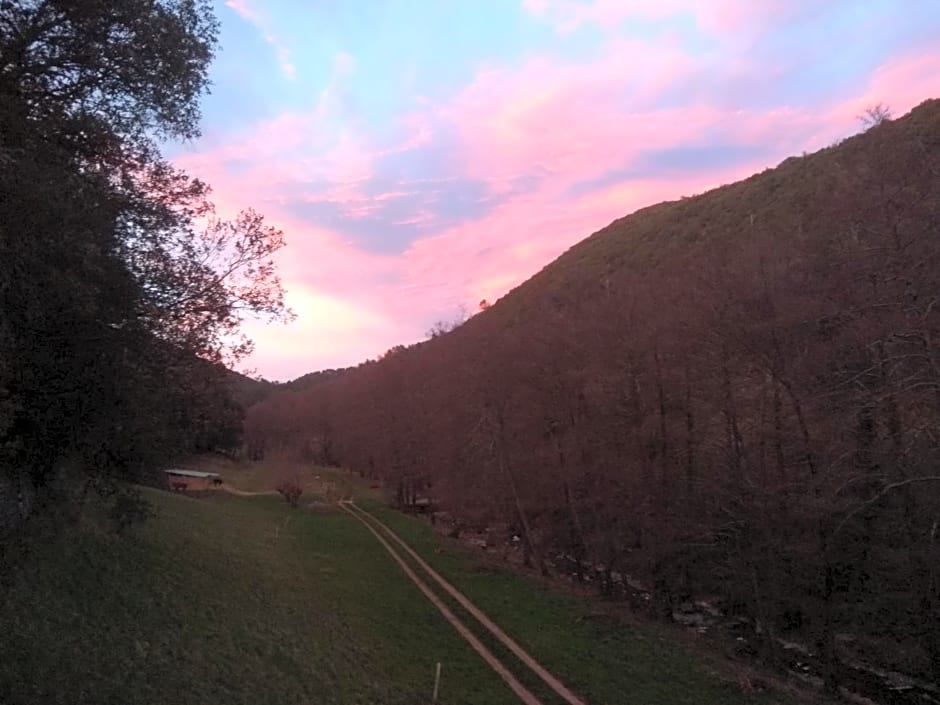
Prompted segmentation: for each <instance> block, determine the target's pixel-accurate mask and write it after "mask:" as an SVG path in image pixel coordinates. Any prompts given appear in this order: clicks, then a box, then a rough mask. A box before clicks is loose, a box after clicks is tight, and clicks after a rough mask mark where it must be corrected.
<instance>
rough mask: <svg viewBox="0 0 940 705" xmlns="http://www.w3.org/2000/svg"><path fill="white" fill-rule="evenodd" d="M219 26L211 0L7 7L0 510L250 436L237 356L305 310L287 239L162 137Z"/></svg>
mask: <svg viewBox="0 0 940 705" xmlns="http://www.w3.org/2000/svg"><path fill="white" fill-rule="evenodd" d="M217 35H218V23H217V20H216V18H215V17H214V15H213V13H212V9H211V5H210V3H208V2H206V1H205V0H2V2H0V470H2V473H3V474H2V479H0V483H2V484H0V513H2V512H4V511H5V512H6V513H7V514H8V515H9V514H10V513H11V512H19V513H20V514H24V515H25V514H26V513H28V511H29V510H30V508H31V507H32V506H33V505H34V498H35V497H37V496H40V495H43V491H45V490H48V491H47V492H45V494H46V495H48V496H52V495H54V494H56V493H57V492H58V493H59V494H61V493H62V492H66V493H67V492H68V491H70V490H69V488H72V487H73V486H74V485H75V482H74V480H76V479H84V481H87V480H91V479H96V478H100V477H101V476H103V475H110V474H114V473H118V474H121V475H123V476H138V475H139V473H140V472H143V471H145V470H146V469H147V468H152V467H153V466H154V464H155V463H157V462H158V461H161V460H164V459H166V458H169V457H173V456H174V455H178V454H180V453H184V452H186V451H188V450H191V449H194V448H199V447H213V446H214V445H224V444H226V443H231V442H232V437H233V434H235V433H237V427H238V421H239V418H238V413H237V410H236V409H235V408H234V405H233V404H232V403H231V402H230V401H229V400H228V399H227V397H226V394H225V393H224V389H223V382H224V381H225V377H226V375H225V370H224V368H222V366H221V364H220V363H222V362H229V363H231V362H233V361H237V360H238V359H240V358H242V357H243V356H244V355H245V354H246V353H247V352H249V351H250V349H251V346H250V341H248V340H246V339H245V338H244V337H243V336H241V335H240V334H239V326H240V324H241V322H242V321H243V319H244V317H245V316H246V315H254V314H257V315H261V316H263V317H266V318H270V319H278V318H283V317H285V316H287V315H289V314H288V312H287V311H286V309H285V307H284V302H283V292H282V289H281V285H280V282H279V280H278V278H277V275H276V272H275V267H274V262H273V259H272V257H273V254H274V253H275V252H276V251H277V250H278V249H279V248H280V247H282V246H283V243H284V240H283V236H282V234H281V233H280V231H278V230H277V229H275V228H273V227H271V226H268V225H266V224H265V223H264V219H263V217H262V216H261V215H260V214H258V213H256V212H255V211H252V210H250V209H248V210H245V211H244V212H242V213H241V214H240V215H239V216H237V217H236V218H235V219H234V220H231V221H228V220H224V219H221V218H220V217H218V216H217V215H216V213H215V211H214V208H213V205H212V203H211V200H210V189H209V187H208V186H207V185H206V184H204V183H202V182H201V181H199V180H198V179H193V178H191V177H190V176H188V175H187V174H185V173H183V172H181V171H180V170H179V169H177V168H176V167H175V166H174V165H172V164H171V163H169V162H168V161H166V160H165V159H164V158H163V157H162V155H161V153H160V149H159V146H160V144H161V142H162V141H165V140H168V139H190V138H194V137H196V136H198V134H199V117H200V107H199V101H200V99H201V97H202V96H203V95H204V94H205V93H206V92H207V90H208V87H209V81H208V70H209V64H210V62H211V60H212V57H213V53H214V51H215V46H216V41H217ZM79 484H82V483H79ZM54 487H55V488H56V489H55V492H53V491H52V490H53V488H54ZM63 488H64V489H63ZM11 507H13V508H12V509H11ZM8 523H12V520H11V522H8Z"/></svg>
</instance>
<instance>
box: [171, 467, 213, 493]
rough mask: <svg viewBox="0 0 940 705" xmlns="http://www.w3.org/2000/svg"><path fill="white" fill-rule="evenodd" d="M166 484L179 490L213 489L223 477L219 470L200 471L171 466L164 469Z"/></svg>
mask: <svg viewBox="0 0 940 705" xmlns="http://www.w3.org/2000/svg"><path fill="white" fill-rule="evenodd" d="M164 472H165V473H166V484H167V486H168V487H169V488H170V489H171V490H176V491H178V492H195V491H198V490H211V489H214V488H216V487H219V486H220V485H221V484H222V478H221V477H220V476H219V473H217V472H200V471H199V470H179V469H177V468H171V469H169V470H164Z"/></svg>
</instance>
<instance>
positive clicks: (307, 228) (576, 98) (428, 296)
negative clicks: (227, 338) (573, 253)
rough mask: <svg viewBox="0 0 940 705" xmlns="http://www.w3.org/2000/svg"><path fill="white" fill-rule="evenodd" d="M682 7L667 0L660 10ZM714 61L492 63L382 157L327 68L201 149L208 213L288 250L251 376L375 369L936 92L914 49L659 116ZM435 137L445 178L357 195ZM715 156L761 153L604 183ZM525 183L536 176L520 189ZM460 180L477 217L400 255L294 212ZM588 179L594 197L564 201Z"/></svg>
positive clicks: (655, 56) (657, 51) (664, 52)
mask: <svg viewBox="0 0 940 705" xmlns="http://www.w3.org/2000/svg"><path fill="white" fill-rule="evenodd" d="M230 1H231V2H233V3H237V2H244V0H230ZM552 1H553V0H539V3H540V4H537V3H535V0H531V3H530V4H532V7H533V11H546V10H545V8H547V7H548V6H549V5H550V4H552ZM614 5H615V3H608V4H606V5H604V4H602V3H597V4H596V6H595V9H597V8H600V10H597V11H601V10H603V11H605V12H606V11H610V12H613V11H614V9H616V8H614ZM621 5H623V6H630V5H631V3H620V4H618V7H619V6H621ZM686 5H688V3H686V2H683V1H682V0H667V1H666V2H664V3H662V4H660V5H659V11H663V12H665V11H666V10H665V9H664V8H673V9H674V8H677V7H680V6H683V7H684V6H686ZM716 6H718V7H719V8H720V7H726V8H729V9H728V13H729V14H724V15H723V14H720V13H719V12H718V10H715V11H714V14H713V15H712V16H713V17H714V18H716V19H715V20H714V21H715V22H716V26H719V25H720V26H721V27H731V26H734V24H735V23H736V22H743V21H745V20H744V19H742V15H740V14H737V15H736V14H734V12H738V13H742V12H746V11H747V10H746V8H745V6H744V5H743V4H742V3H733V2H730V1H729V2H721V3H716ZM771 6H775V3H769V4H766V5H764V7H765V8H766V7H771ZM539 7H541V8H542V9H539ZM605 8H606V9H605ZM732 10H733V11H734V12H732ZM724 58H725V60H726V63H725V64H724V65H718V64H717V60H715V61H716V64H715V65H711V64H710V63H709V62H710V61H713V60H712V59H709V58H707V57H706V58H702V57H697V58H696V59H694V60H693V59H692V58H691V57H690V56H688V55H687V54H686V53H684V52H683V51H682V50H681V49H680V47H678V46H677V45H673V44H669V43H665V44H664V43H658V44H656V45H652V44H648V43H644V42H636V41H633V42H623V41H621V42H611V43H610V44H609V45H608V46H607V51H606V53H605V54H604V55H603V56H602V57H601V58H599V59H597V60H595V61H592V62H586V63H583V64H580V65H571V64H559V63H557V62H554V61H552V60H550V59H547V58H544V57H541V58H540V57H535V58H532V59H530V60H529V61H527V62H525V63H524V64H522V65H521V66H519V67H517V68H514V69H509V68H499V67H488V68H486V69H483V70H481V71H479V72H478V74H477V75H476V77H475V78H474V80H473V81H472V82H470V83H469V84H468V85H467V86H465V87H464V88H463V89H461V90H459V91H458V92H457V94H456V95H455V96H454V97H453V99H452V100H450V101H449V102H448V103H446V104H444V105H434V104H429V103H427V102H423V103H419V105H418V106H417V107H416V109H415V110H414V111H413V112H411V113H408V114H407V115H406V116H404V117H403V118H401V120H400V125H399V127H400V128H401V133H402V135H403V136H400V138H399V139H397V140H391V141H390V143H389V144H375V143H373V142H372V141H371V140H369V139H368V138H366V137H365V136H364V135H363V134H361V133H359V132H357V131H356V129H355V126H354V125H349V124H346V123H345V122H344V121H343V120H342V119H341V116H340V115H339V114H338V113H337V105H336V102H335V100H334V95H333V90H334V88H335V86H336V82H335V81H338V80H340V78H341V76H342V75H343V71H344V70H346V71H348V70H351V66H350V64H351V62H349V61H348V60H346V59H337V61H336V66H337V69H336V71H335V75H336V78H335V81H331V84H330V85H329V86H327V87H326V88H325V89H324V90H323V92H322V93H321V96H320V99H319V100H318V102H317V106H316V108H315V109H314V110H312V111H311V112H310V113H309V114H294V113H291V114H285V115H282V116H280V117H278V118H276V119H274V120H269V121H266V122H261V123H259V124H257V125H255V126H254V127H253V128H252V129H250V130H248V131H246V132H245V133H244V134H241V135H225V136H216V137H215V138H213V137H212V136H211V135H210V136H209V137H208V138H207V139H206V140H205V141H204V142H203V143H202V145H201V149H200V151H198V152H194V153H191V154H188V155H184V156H183V157H181V158H180V160H178V161H179V163H180V165H181V166H183V167H185V168H187V169H188V170H190V171H192V172H193V173H195V174H196V175H199V176H202V177H204V178H206V180H207V181H209V183H212V184H213V185H214V186H215V192H216V196H217V200H218V201H219V203H220V210H222V211H224V212H229V211H231V212H232V213H234V211H235V210H236V208H241V207H243V206H246V205H256V206H257V207H259V208H260V209H261V210H262V211H263V212H265V213H266V214H267V215H268V216H269V220H270V221H271V222H272V223H274V224H275V225H277V226H279V227H281V228H283V229H284V231H285V233H286V235H287V238H288V242H289V245H288V247H287V248H286V249H285V250H284V251H283V252H282V253H281V256H280V257H279V263H280V267H281V271H282V275H283V279H284V281H285V285H286V287H287V290H288V301H289V303H290V304H291V305H292V306H293V307H294V309H295V310H296V311H297V313H298V319H297V321H296V322H295V323H293V324H291V325H290V326H287V327H283V328H277V327H275V328H264V329H262V328H260V327H252V328H250V332H254V333H255V337H256V338H257V352H256V354H255V356H254V357H253V359H252V361H251V362H250V364H251V365H254V366H257V367H259V368H260V369H261V371H262V372H264V373H265V374H268V375H269V376H272V377H279V378H286V377H294V376H298V375H300V374H302V373H304V372H307V371H310V370H312V369H317V368H319V367H332V366H338V365H343V364H351V363H355V362H356V361H358V360H361V359H363V358H365V357H373V356H375V355H377V354H379V353H381V352H382V351H383V350H385V349H387V348H389V347H391V346H392V345H394V344H396V343H402V342H411V341H414V340H415V339H417V338H420V337H421V335H422V333H423V331H424V330H426V328H427V327H428V325H429V324H430V323H431V322H432V321H433V320H434V319H435V318H439V317H442V316H444V317H446V315H447V309H448V308H450V309H452V310H456V309H457V307H458V306H461V305H463V306H465V307H466V308H467V309H468V310H475V308H476V304H477V302H478V301H480V300H481V299H483V298H485V299H488V300H490V301H493V300H495V299H497V298H499V297H500V296H502V295H503V294H505V293H506V291H508V290H509V289H510V288H512V287H513V286H516V285H517V284H519V283H521V282H522V281H523V280H525V279H526V278H527V277H529V276H531V275H532V274H533V273H534V272H536V271H538V270H539V269H540V268H541V267H542V266H544V265H545V264H547V263H548V262H549V261H551V260H552V259H553V258H554V257H556V256H558V255H559V254H560V253H561V252H563V251H564V250H565V249H567V248H568V247H570V246H571V245H573V244H574V243H576V242H577V241H579V240H581V239H582V238H584V237H585V236H587V235H588V234H590V233H591V232H594V231H596V230H598V229H599V228H601V227H603V226H605V225H606V224H608V223H609V222H610V221H612V220H614V219H616V218H618V217H621V216H623V215H625V214H627V213H630V212H632V211H634V210H636V209H637V208H640V207H643V206H645V205H649V204H652V203H655V202H658V201H661V200H665V199H674V198H678V197H680V196H682V195H690V194H694V193H699V192H702V191H704V190H706V189H707V188H709V187H712V186H717V185H720V184H722V183H728V182H731V181H734V180H736V179H738V178H741V177H744V176H747V175H749V174H750V173H753V172H755V171H759V170H760V169H762V168H764V167H766V166H771V165H773V164H774V163H776V162H778V161H780V160H782V159H783V158H785V157H787V156H789V155H791V154H793V153H799V152H801V151H803V150H812V149H816V148H819V147H822V146H825V145H826V144H828V143H830V142H832V141H833V140H834V139H836V138H838V137H842V136H846V135H848V134H850V133H852V132H853V131H854V130H856V129H857V127H858V126H857V123H856V120H855V116H856V115H858V114H859V113H861V112H862V110H863V109H864V107H865V106H866V105H870V104H872V103H876V102H884V103H888V104H890V105H891V107H892V108H893V110H894V112H895V114H898V115H900V114H901V113H903V112H906V111H907V110H909V109H910V108H911V107H913V105H915V104H916V103H918V102H920V101H921V100H922V99H924V98H926V97H928V96H931V95H940V53H938V52H935V51H925V52H922V53H913V54H910V55H908V56H903V57H899V58H897V59H896V60H894V61H891V62H888V63H886V64H884V65H883V66H882V67H880V68H879V69H878V70H877V71H875V72H874V73H873V74H872V75H871V76H870V77H869V80H868V81H867V83H866V84H865V85H864V86H863V88H862V89H861V90H859V91H858V92H857V94H856V95H854V96H852V97H851V98H849V99H846V100H839V101H831V102H829V103H828V104H825V103H823V104H820V105H817V106H816V107H814V108H812V109H810V108H801V107H796V106H787V105H780V106H779V107H777V108H775V109H771V110H755V109H737V108H736V107H728V106H720V105H718V104H716V103H714V102H710V101H708V100H707V99H704V98H701V99H699V98H696V99H693V100H690V101H688V104H687V105H685V106H681V107H680V106H677V107H671V108H662V107H657V106H658V104H659V103H660V99H661V97H662V96H663V95H664V94H665V93H666V92H667V91H669V90H674V88H675V86H677V85H682V84H683V83H684V82H690V81H691V82H694V79H695V77H696V76H698V75H700V74H701V73H702V72H709V71H713V70H714V71H718V70H723V71H725V72H727V71H735V70H738V69H737V67H736V66H735V65H734V57H732V59H731V60H727V57H724ZM741 70H744V69H741ZM440 133H446V134H448V135H456V139H457V152H456V154H454V155H453V159H454V162H453V167H454V173H455V174H456V176H453V177H435V178H427V179H424V178H419V179H414V178H410V179H400V180H399V182H398V183H397V184H395V185H394V186H392V187H388V188H386V185H383V189H384V190H382V191H381V192H379V193H378V194H371V195H370V194H369V193H368V192H367V190H366V189H365V185H366V184H367V183H368V182H369V180H370V178H371V177H373V176H374V175H375V174H376V173H377V171H378V169H379V168H380V162H381V160H382V159H383V158H384V157H386V156H388V155H391V154H401V153H403V152H407V151H409V150H411V149H415V148H417V147H422V146H427V145H433V144H434V139H435V136H436V135H437V134H440ZM714 144H719V145H731V146H742V147H747V146H757V147H761V148H762V149H763V150H764V151H763V152H762V154H764V155H765V156H763V157H761V158H753V159H748V160H745V161H739V162H738V163H736V164H734V165H733V166H727V167H725V168H722V169H719V170H714V169H712V170H709V171H708V172H705V173H701V172H700V173H689V174H686V175H681V176H679V177H678V178H676V177H673V176H671V175H670V176H669V177H668V178H667V177H666V176H663V175H654V174H650V175H645V176H640V177H636V176H633V177H627V176H624V177H623V178H621V179H619V180H617V179H613V180H605V177H607V176H608V175H609V174H612V173H617V172H618V170H623V169H624V167H628V166H631V165H635V164H641V163H642V161H641V160H642V158H643V157H644V155H647V154H649V153H650V152H655V151H657V150H668V149H672V148H676V147H690V146H692V147H694V146H703V145H714ZM527 175H535V176H536V177H537V178H536V179H535V180H534V182H533V183H532V184H530V185H528V186H526V187H525V188H519V186H518V183H519V179H520V178H522V177H525V176H527ZM463 180H466V181H469V182H483V183H485V184H486V185H487V186H488V189H489V192H488V194H487V196H488V198H490V199H491V203H492V204H493V205H492V206H491V207H490V208H489V210H488V211H486V212H484V213H483V214H482V215H480V216H478V217H476V218H474V219H472V220H470V221H467V222H463V223H461V224H458V225H453V226H449V227H442V228H440V229H439V230H437V231H433V230H432V233H431V235H430V236H429V237H424V238H422V239H419V240H416V241H415V242H413V243H412V244H411V245H410V247H408V248H407V249H406V250H405V251H404V252H403V253H401V254H400V255H388V254H376V253H374V252H369V251H366V250H365V249H363V248H361V247H358V246H356V245H355V244H353V243H351V242H350V241H349V239H348V237H347V236H346V235H345V234H344V233H342V232H340V231H338V230H334V229H330V228H325V227H321V226H319V225H317V224H315V223H310V222H305V221H304V220H303V219H301V218H300V217H298V216H297V215H296V211H293V210H291V208H290V206H292V205H296V204H297V203H298V202H299V203H330V204H334V205H336V206H337V207H340V208H342V209H343V211H344V212H345V213H346V215H347V216H349V217H354V218H363V217H366V216H368V215H371V214H373V213H375V211H376V209H377V208H378V207H379V206H382V205H386V204H388V203H390V202H395V201H397V200H399V199H404V198H405V197H409V196H414V195H415V194H416V193H422V192H424V193H428V192H431V191H433V190H436V189H438V188H455V187H456V186H457V184H455V183H454V182H455V181H456V182H458V183H459V182H461V181H463ZM314 183H317V184H319V185H317V186H312V185H311V184H314ZM585 183H587V184H591V183H595V184H596V185H595V186H593V187H590V188H587V189H585V190H583V191H579V190H578V189H575V188H573V187H575V186H578V185H581V184H585ZM436 220H437V218H436V214H435V213H434V211H433V206H427V205H423V206H421V207H420V208H418V209H417V210H416V211H415V212H414V213H412V214H410V215H408V216H406V217H402V218H399V219H397V220H396V221H395V222H392V223H390V225H395V226H406V225H421V226H422V227H430V226H433V224H434V223H435V222H436Z"/></svg>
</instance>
